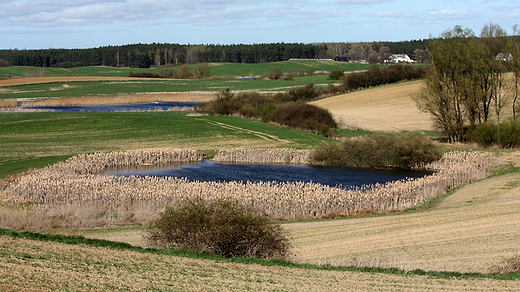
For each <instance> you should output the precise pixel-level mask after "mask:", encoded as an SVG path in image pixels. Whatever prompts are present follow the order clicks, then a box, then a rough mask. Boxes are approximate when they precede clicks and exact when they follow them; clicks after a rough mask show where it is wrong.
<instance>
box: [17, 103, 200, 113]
mask: <svg viewBox="0 0 520 292" xmlns="http://www.w3.org/2000/svg"><path fill="white" fill-rule="evenodd" d="M198 104H199V103H198V102H163V101H157V102H151V103H139V104H106V105H77V106H31V107H19V108H20V109H35V110H46V111H56V112H96V111H97V112H116V111H148V110H163V111H167V110H169V109H173V108H176V107H178V108H186V107H188V108H191V107H194V106H197V105H198Z"/></svg>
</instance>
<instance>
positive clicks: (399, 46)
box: [0, 40, 426, 68]
mask: <svg viewBox="0 0 520 292" xmlns="http://www.w3.org/2000/svg"><path fill="white" fill-rule="evenodd" d="M425 42H426V41H415V40H414V41H403V42H396V43H390V42H384V43H382V42H373V43H315V44H301V43H271V44H236V45H213V44H212V45H189V44H188V45H181V44H169V43H164V44H159V43H152V44H131V45H123V46H106V47H99V48H90V49H42V50H0V61H1V64H0V65H7V64H9V65H13V66H35V67H62V68H70V67H79V66H110V67H130V68H149V67H150V66H161V65H165V66H169V65H175V66H176V65H181V64H195V63H204V62H229V63H266V62H276V61H286V60H289V59H291V58H295V59H324V58H325V59H333V58H335V57H337V56H351V57H352V58H351V59H352V60H370V61H371V62H380V61H381V60H382V59H383V58H384V57H386V56H388V54H390V53H395V54H401V53H407V54H409V55H410V56H411V57H412V56H413V55H412V54H413V52H415V51H416V50H417V49H421V50H425V44H424V43H425Z"/></svg>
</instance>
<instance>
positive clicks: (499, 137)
mask: <svg viewBox="0 0 520 292" xmlns="http://www.w3.org/2000/svg"><path fill="white" fill-rule="evenodd" d="M495 141H496V142H497V143H498V144H499V145H500V146H502V147H504V148H513V147H517V146H518V145H520V121H518V120H517V119H514V118H511V119H509V120H508V121H507V122H503V123H500V124H499V125H498V130H497V133H496V135H495Z"/></svg>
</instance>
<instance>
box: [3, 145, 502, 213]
mask: <svg viewBox="0 0 520 292" xmlns="http://www.w3.org/2000/svg"><path fill="white" fill-rule="evenodd" d="M256 151H258V152H259V153H258V157H263V156H266V155H267V154H268V153H271V154H273V155H279V154H280V151H281V150H265V151H263V153H261V152H262V151H260V150H258V149H257V150H256ZM287 151H288V153H289V154H287V156H283V155H279V156H280V157H282V158H281V160H280V159H278V161H287V157H292V155H294V150H287ZM232 153H242V154H244V153H248V151H244V152H240V151H232ZM291 153H292V154H291ZM244 155H245V154H244ZM237 156H239V155H238V154H237V155H236V156H234V157H237ZM200 159H202V154H201V153H200V152H197V151H195V150H179V149H148V150H134V151H127V152H115V153H97V154H93V155H84V156H79V157H75V158H72V159H69V160H68V161H67V162H63V163H58V164H55V165H52V166H49V167H46V168H43V169H40V170H36V171H34V172H33V173H31V174H29V175H26V176H22V177H20V178H19V179H18V180H17V181H16V182H15V183H12V184H11V185H9V186H8V187H7V189H6V192H7V194H8V197H9V198H11V202H34V203H38V204H33V205H32V207H31V208H32V210H33V211H36V212H42V213H45V214H46V215H47V216H52V217H66V218H75V219H85V218H92V217H100V216H101V217H102V216H104V217H105V218H106V217H114V218H123V217H125V216H126V217H128V215H129V214H131V216H132V218H133V220H137V221H139V222H148V221H149V220H151V219H153V218H154V217H155V216H156V215H157V213H158V212H159V211H162V210H164V208H165V206H170V205H174V204H175V203H176V202H177V201H179V200H183V199H185V198H191V197H203V198H205V199H209V200H212V199H218V198H233V199H237V200H240V201H241V202H243V203H244V204H247V205H251V206H254V207H256V208H258V209H259V210H260V211H262V212H264V213H266V214H268V215H270V216H271V217H273V218H277V219H283V220H299V219H310V218H320V217H322V216H326V215H327V214H330V213H332V212H336V213H340V214H346V215H351V214H356V213H357V212H360V211H361V212H364V211H367V210H370V211H372V212H387V211H391V210H402V209H405V208H410V207H413V206H416V205H418V204H421V203H423V202H425V201H426V200H428V199H430V198H433V197H435V196H438V195H440V194H443V193H445V192H446V191H448V190H450V189H452V188H454V187H457V186H460V185H462V184H466V183H469V182H471V181H474V180H478V179H481V178H484V177H485V176H486V175H487V174H488V171H489V170H490V169H491V168H492V167H495V166H497V165H499V164H500V162H499V161H498V160H497V159H495V158H494V157H492V156H491V155H490V154H482V153H473V152H472V153H467V152H453V153H448V154H446V155H445V156H444V158H442V159H441V160H440V161H438V162H436V163H434V164H432V167H434V168H435V169H438V170H439V171H438V172H436V173H435V174H433V175H430V176H427V177H424V178H420V179H409V180H406V181H396V182H390V183H387V184H384V185H373V186H365V187H363V188H359V189H356V190H345V189H341V188H333V187H328V186H324V185H321V184H319V183H303V182H297V183H275V182H259V183H254V182H199V181H188V180H187V179H185V178H173V177H166V178H158V177H119V178H116V177H105V176H100V175H97V174H96V173H97V172H99V171H101V170H104V169H107V168H111V167H114V166H125V165H138V164H159V163H169V162H174V161H183V162H189V161H198V160H200ZM234 159H235V160H233V159H232V161H243V160H241V159H242V158H241V159H240V160H239V159H238V158H234ZM254 161H257V162H260V160H259V158H255V159H254ZM269 161H277V160H276V159H270V160H269ZM301 161H303V159H302V160H301Z"/></svg>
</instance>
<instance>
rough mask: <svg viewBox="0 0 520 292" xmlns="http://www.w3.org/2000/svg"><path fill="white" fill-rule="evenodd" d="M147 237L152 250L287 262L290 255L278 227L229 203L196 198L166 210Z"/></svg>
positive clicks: (237, 205) (251, 212) (245, 208)
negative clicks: (183, 250) (185, 249)
mask: <svg viewBox="0 0 520 292" xmlns="http://www.w3.org/2000/svg"><path fill="white" fill-rule="evenodd" d="M146 237H147V239H148V240H149V241H150V242H151V243H152V244H153V245H154V246H158V247H164V248H187V249H195V250H199V251H203V252H207V253H211V254H220V255H223V256H225V257H237V256H245V257H257V258H264V259H269V258H286V257H287V256H288V255H289V253H290V251H289V249H290V243H289V239H288V238H287V234H286V233H285V232H284V230H283V229H282V228H281V227H280V225H277V224H272V222H271V220H270V219H269V218H268V217H267V216H265V215H262V214H259V212H257V211H255V210H253V209H252V208H251V207H248V206H244V205H242V204H240V203H238V202H237V201H231V200H216V201H205V200H203V199H200V198H196V199H191V200H186V201H184V202H182V203H181V204H179V205H178V206H176V207H169V208H167V209H166V211H165V212H164V213H161V214H160V217H159V219H157V220H156V221H155V223H154V224H153V225H152V226H151V227H150V229H149V230H148V233H147V236H146Z"/></svg>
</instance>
